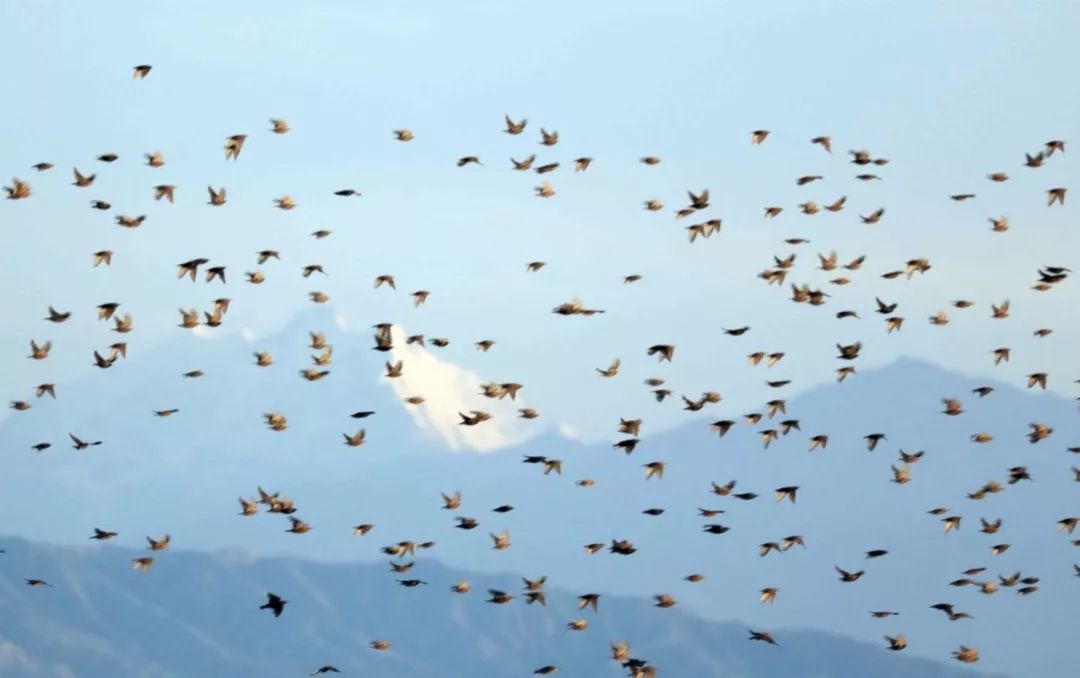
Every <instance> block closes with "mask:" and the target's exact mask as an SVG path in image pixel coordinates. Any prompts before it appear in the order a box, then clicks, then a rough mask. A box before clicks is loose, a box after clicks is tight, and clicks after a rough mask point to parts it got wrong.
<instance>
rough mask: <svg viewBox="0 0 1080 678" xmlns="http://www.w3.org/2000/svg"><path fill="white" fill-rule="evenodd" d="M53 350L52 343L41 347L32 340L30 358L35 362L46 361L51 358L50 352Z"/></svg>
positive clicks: (48, 342)
mask: <svg viewBox="0 0 1080 678" xmlns="http://www.w3.org/2000/svg"><path fill="white" fill-rule="evenodd" d="M50 350H52V342H51V341H46V342H44V343H43V344H41V345H40V346H39V345H38V343H37V342H36V341H34V340H33V339H31V340H30V355H29V356H28V357H29V358H32V359H33V360H44V359H46V358H48V357H49V351H50Z"/></svg>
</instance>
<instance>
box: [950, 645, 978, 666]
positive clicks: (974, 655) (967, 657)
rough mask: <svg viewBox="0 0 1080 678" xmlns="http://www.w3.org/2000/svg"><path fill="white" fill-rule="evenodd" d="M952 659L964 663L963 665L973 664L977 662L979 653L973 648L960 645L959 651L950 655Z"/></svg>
mask: <svg viewBox="0 0 1080 678" xmlns="http://www.w3.org/2000/svg"><path fill="white" fill-rule="evenodd" d="M952 656H953V659H955V660H957V661H961V662H964V663H965V664H974V663H975V662H977V661H979V651H978V650H976V649H975V648H973V647H968V646H966V645H961V646H960V649H959V650H956V651H954V652H953V653H952Z"/></svg>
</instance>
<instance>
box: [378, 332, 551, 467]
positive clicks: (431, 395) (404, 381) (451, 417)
mask: <svg viewBox="0 0 1080 678" xmlns="http://www.w3.org/2000/svg"><path fill="white" fill-rule="evenodd" d="M391 333H392V336H393V339H394V349H393V350H392V351H390V352H389V354H388V355H389V357H390V362H397V361H398V360H401V361H402V362H404V364H405V365H404V370H403V371H402V376H400V377H398V378H395V379H388V378H386V377H385V376H383V377H380V381H382V382H383V383H388V384H389V385H390V386H391V387H392V388H393V389H394V393H395V394H396V395H397V396H398V397H399V398H401V399H402V406H403V407H406V408H408V409H409V412H410V414H412V417H413V420H414V421H416V423H417V425H418V426H419V427H420V428H421V429H423V430H424V431H426V432H428V433H429V434H431V435H435V436H438V437H440V438H442V439H443V440H444V441H445V442H446V444H447V445H449V446H450V448H451V449H454V450H460V449H468V450H473V451H476V452H481V453H485V452H494V451H496V450H499V449H501V448H504V447H509V446H511V445H517V444H519V443H522V442H524V441H525V440H527V439H529V438H530V437H532V436H533V435H535V434H536V433H537V432H538V431H539V430H540V425H538V424H539V422H537V421H535V420H532V421H526V420H524V419H521V418H519V417H518V412H517V410H518V408H522V407H525V406H526V405H525V404H524V402H523V401H522V397H521V395H518V398H517V401H516V402H515V401H513V400H510V398H504V399H502V400H498V399H494V398H486V397H484V396H482V395H481V394H480V391H481V389H480V386H481V385H482V384H484V383H488V382H487V381H486V380H484V379H482V378H481V377H480V375H478V374H476V373H475V372H471V371H469V370H467V369H465V368H462V367H460V366H458V365H455V364H454V363H451V362H448V361H445V360H442V359H440V358H438V357H436V356H435V355H434V354H433V353H432V352H430V351H428V350H427V349H426V348H424V347H421V346H419V345H415V344H413V345H406V344H405V333H404V331H402V329H401V328H400V327H397V326H395V327H394V328H393V329H392V330H391ZM410 396H423V397H424V399H425V401H424V403H423V404H421V405H409V404H406V403H405V402H404V399H405V398H407V397H410ZM470 410H484V411H485V412H488V413H489V414H491V419H490V420H489V421H485V422H481V423H480V424H478V425H476V426H462V425H461V424H460V421H461V417H459V416H458V413H459V412H464V413H468V412H469V411H470Z"/></svg>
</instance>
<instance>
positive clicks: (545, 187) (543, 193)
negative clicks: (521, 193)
mask: <svg viewBox="0 0 1080 678" xmlns="http://www.w3.org/2000/svg"><path fill="white" fill-rule="evenodd" d="M534 190H535V191H536V195H537V196H538V197H540V198H550V197H551V196H553V195H555V187H554V186H552V185H551V184H549V183H548V182H546V181H545V182H543V183H542V184H540V185H539V186H536V187H535V188H534Z"/></svg>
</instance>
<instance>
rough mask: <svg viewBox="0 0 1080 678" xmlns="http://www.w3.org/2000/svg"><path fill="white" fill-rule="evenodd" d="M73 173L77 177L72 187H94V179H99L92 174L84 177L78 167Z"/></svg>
mask: <svg viewBox="0 0 1080 678" xmlns="http://www.w3.org/2000/svg"><path fill="white" fill-rule="evenodd" d="M72 173H73V174H74V175H75V181H74V182H73V184H72V185H74V186H78V187H80V188H86V187H87V186H91V185H93V183H94V179H96V178H97V175H96V174H91V175H89V176H86V175H83V174H82V173H80V172H79V169H78V168H77V167H76V168H73V169H72ZM26 190H27V191H28V192H29V190H30V187H29V186H27V187H26ZM27 195H29V193H27ZM9 197H10V196H9Z"/></svg>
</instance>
